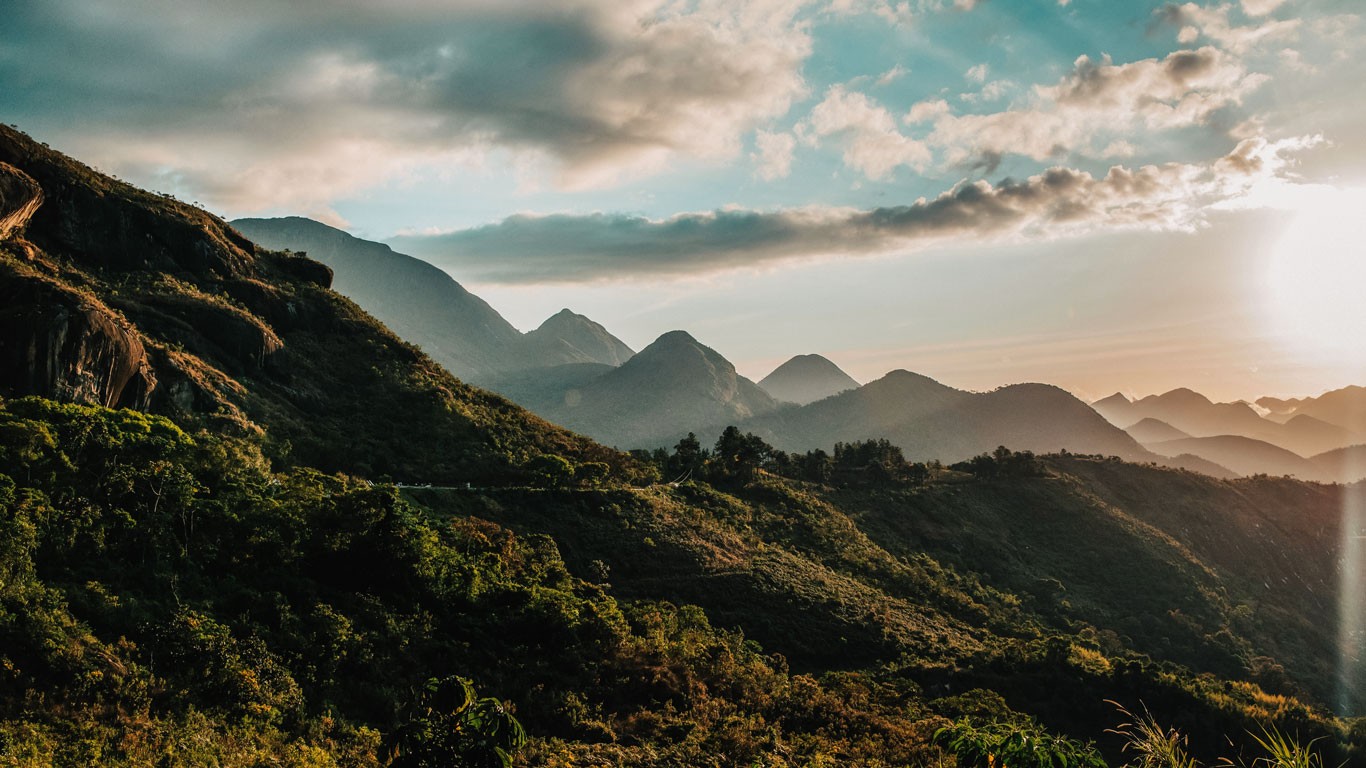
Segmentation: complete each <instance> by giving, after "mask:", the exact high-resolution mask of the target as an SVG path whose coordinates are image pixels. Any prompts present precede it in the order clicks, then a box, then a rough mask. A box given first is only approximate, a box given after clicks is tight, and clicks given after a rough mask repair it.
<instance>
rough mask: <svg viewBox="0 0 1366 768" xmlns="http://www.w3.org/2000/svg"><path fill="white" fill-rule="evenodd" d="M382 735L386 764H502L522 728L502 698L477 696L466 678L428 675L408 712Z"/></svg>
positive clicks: (519, 742)
mask: <svg viewBox="0 0 1366 768" xmlns="http://www.w3.org/2000/svg"><path fill="white" fill-rule="evenodd" d="M388 741H389V745H388V746H389V766H390V767H391V768H449V767H451V766H463V767H465V768H507V766H510V765H512V754H513V753H514V752H516V751H517V750H518V749H521V748H522V746H523V745H524V744H526V731H524V730H523V729H522V725H521V723H518V722H517V718H515V717H513V716H512V713H511V712H509V711H508V709H507V707H506V706H504V705H503V702H501V701H499V700H497V699H494V698H483V699H480V698H477V697H476V695H475V692H474V685H473V684H472V683H470V681H469V680H466V679H464V678H463V677H446V678H441V679H436V678H432V679H430V680H428V681H427V683H426V684H425V685H424V686H423V688H422V694H421V697H420V698H419V700H418V704H417V711H416V712H415V713H414V715H413V718H412V719H411V720H409V721H408V723H407V724H406V725H404V726H403V727H401V728H399V729H398V730H397V731H395V732H394V733H393V734H391V736H390V737H389V739H388Z"/></svg>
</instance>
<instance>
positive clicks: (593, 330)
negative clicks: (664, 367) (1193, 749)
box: [526, 307, 635, 366]
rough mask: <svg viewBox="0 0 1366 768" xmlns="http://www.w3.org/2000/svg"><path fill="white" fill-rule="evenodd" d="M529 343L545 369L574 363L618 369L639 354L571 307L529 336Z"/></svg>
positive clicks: (554, 315)
mask: <svg viewBox="0 0 1366 768" xmlns="http://www.w3.org/2000/svg"><path fill="white" fill-rule="evenodd" d="M526 339H527V341H528V342H529V345H530V348H531V349H532V350H533V354H534V355H535V357H536V358H537V362H538V364H539V365H541V366H550V365H564V364H570V363H604V364H606V365H611V366H618V365H621V364H622V363H624V362H626V361H627V360H629V359H631V356H632V355H634V354H635V351H634V350H632V349H631V348H630V347H628V346H626V344H625V343H624V342H622V340H621V339H618V338H617V337H616V336H613V335H612V334H611V333H610V332H608V330H607V329H606V328H604V327H602V326H601V325H599V324H598V323H595V322H593V321H592V320H591V319H589V318H588V317H585V316H584V315H580V314H578V313H577V312H574V311H573V310H571V309H569V308H568V307H566V308H564V309H561V310H560V311H559V312H556V313H555V314H553V315H551V316H550V317H548V318H546V320H545V322H543V323H541V324H540V326H539V327H537V328H536V330H534V331H532V332H531V333H528V334H527V335H526Z"/></svg>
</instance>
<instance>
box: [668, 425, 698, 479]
mask: <svg viewBox="0 0 1366 768" xmlns="http://www.w3.org/2000/svg"><path fill="white" fill-rule="evenodd" d="M706 463H707V451H706V449H704V448H703V447H702V442H701V441H700V440H698V439H697V435H696V434H694V433H692V432H689V433H688V436H687V437H685V438H683V439H682V440H679V441H678V445H675V446H674V452H673V455H672V456H670V457H669V463H668V467H667V469H668V471H667V472H666V473H665V474H667V475H669V476H670V479H673V478H676V477H690V476H697V475H701V474H702V467H703V466H704V465H705V464H706Z"/></svg>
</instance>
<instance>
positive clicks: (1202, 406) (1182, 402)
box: [1091, 389, 1364, 457]
mask: <svg viewBox="0 0 1366 768" xmlns="http://www.w3.org/2000/svg"><path fill="white" fill-rule="evenodd" d="M1325 397H1326V396H1325ZM1263 400H1266V401H1267V402H1269V403H1271V404H1273V405H1277V407H1278V408H1282V409H1284V408H1287V407H1290V406H1287V405H1286V401H1274V400H1270V399H1267V398H1263ZM1258 405H1259V406H1260V407H1262V408H1267V406H1266V405H1264V404H1262V402H1261V401H1258ZM1091 407H1092V408H1094V409H1095V410H1096V412H1097V413H1099V414H1101V415H1102V416H1104V417H1105V418H1106V419H1108V420H1109V421H1110V422H1111V423H1112V424H1115V425H1116V426H1125V425H1131V424H1135V423H1137V422H1139V421H1141V420H1144V419H1154V420H1157V421H1161V422H1164V423H1166V424H1167V425H1169V426H1171V427H1173V428H1175V429H1176V430H1178V431H1180V432H1184V433H1185V435H1186V436H1188V437H1189V436H1194V437H1216V436H1219V435H1238V436H1241V437H1247V438H1251V439H1253V440H1260V441H1262V442H1267V443H1271V444H1272V445H1276V446H1279V447H1281V448H1284V449H1286V450H1288V451H1291V452H1293V453H1296V454H1298V455H1300V456H1301V457H1304V456H1312V455H1314V454H1317V453H1321V452H1323V451H1326V450H1331V449H1333V448H1340V447H1343V446H1347V445H1352V444H1353V443H1357V442H1361V441H1362V440H1363V439H1364V438H1363V437H1362V436H1361V435H1359V434H1357V433H1356V432H1354V431H1352V430H1350V429H1348V428H1346V427H1344V426H1341V424H1339V423H1336V422H1332V423H1330V421H1329V420H1325V419H1320V418H1315V417H1314V416H1312V415H1310V414H1309V413H1303V412H1300V411H1295V410H1293V408H1292V410H1290V411H1286V410H1281V411H1277V410H1275V409H1268V410H1270V411H1271V413H1269V414H1268V416H1267V417H1263V416H1262V415H1261V414H1259V413H1258V412H1257V411H1256V410H1254V409H1253V407H1252V406H1251V405H1249V404H1248V403H1245V402H1241V401H1240V402H1236V403H1215V402H1211V401H1210V400H1209V398H1207V397H1205V396H1204V395H1201V394H1199V393H1198V392H1194V391H1192V390H1189V389H1174V390H1172V391H1170V392H1167V393H1165V394H1162V395H1150V396H1148V397H1144V398H1142V399H1139V400H1135V401H1130V400H1129V399H1128V398H1126V397H1124V396H1123V395H1119V394H1116V395H1111V396H1110V397H1107V398H1105V399H1103V400H1098V401H1096V402H1094V403H1092V404H1091ZM1323 410H1326V411H1331V412H1333V413H1335V414H1339V415H1340V414H1341V411H1342V409H1341V408H1339V407H1336V405H1335V404H1332V403H1331V401H1330V405H1329V406H1326V407H1325V408H1323ZM1168 439H1177V438H1175V437H1172V438H1168ZM1140 442H1145V443H1146V442H1160V441H1158V440H1153V441H1147V440H1142V441H1140Z"/></svg>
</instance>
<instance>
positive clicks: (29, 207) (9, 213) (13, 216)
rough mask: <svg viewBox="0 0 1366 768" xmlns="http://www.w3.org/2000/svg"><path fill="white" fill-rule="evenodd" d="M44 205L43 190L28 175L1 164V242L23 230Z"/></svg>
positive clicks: (6, 164)
mask: <svg viewBox="0 0 1366 768" xmlns="http://www.w3.org/2000/svg"><path fill="white" fill-rule="evenodd" d="M42 204H43V188H42V187H40V186H38V182H36V181H34V180H33V177H31V176H29V175H28V174H27V173H24V172H23V171H21V170H19V169H18V168H15V167H14V166H12V165H10V164H9V163H0V240H7V239H9V236H10V234H11V233H14V232H17V231H18V230H20V229H23V227H24V225H25V224H28V220H29V219H31V218H33V214H34V213H35V212H37V210H38V207H39V206H41V205H42Z"/></svg>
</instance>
